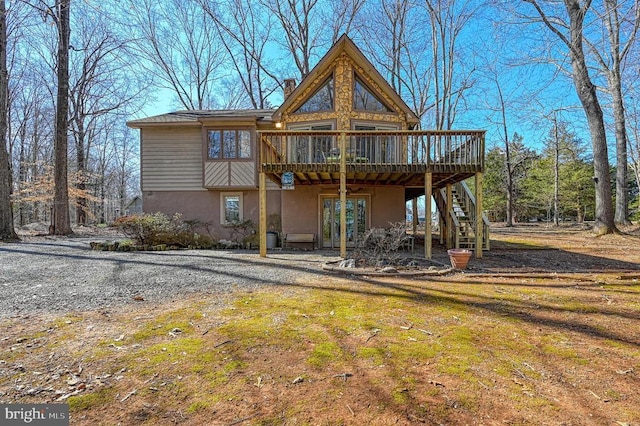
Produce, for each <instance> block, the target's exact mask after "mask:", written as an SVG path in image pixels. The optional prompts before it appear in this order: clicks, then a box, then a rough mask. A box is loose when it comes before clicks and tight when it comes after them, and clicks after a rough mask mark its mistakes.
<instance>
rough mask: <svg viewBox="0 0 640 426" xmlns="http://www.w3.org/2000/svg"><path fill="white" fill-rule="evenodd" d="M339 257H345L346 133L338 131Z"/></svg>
mask: <svg viewBox="0 0 640 426" xmlns="http://www.w3.org/2000/svg"><path fill="white" fill-rule="evenodd" d="M340 257H341V258H343V259H346V258H347V134H346V133H340Z"/></svg>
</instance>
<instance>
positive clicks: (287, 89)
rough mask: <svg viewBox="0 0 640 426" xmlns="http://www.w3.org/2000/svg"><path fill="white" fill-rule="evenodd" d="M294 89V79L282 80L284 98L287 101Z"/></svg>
mask: <svg viewBox="0 0 640 426" xmlns="http://www.w3.org/2000/svg"><path fill="white" fill-rule="evenodd" d="M295 88H296V79H295V78H287V79H285V80H284V98H285V99H287V98H288V97H289V95H290V94H291V93H293V91H294V90H295Z"/></svg>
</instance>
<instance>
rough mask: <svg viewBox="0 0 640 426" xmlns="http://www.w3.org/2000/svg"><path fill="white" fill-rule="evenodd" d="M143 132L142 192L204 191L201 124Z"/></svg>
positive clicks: (146, 129)
mask: <svg viewBox="0 0 640 426" xmlns="http://www.w3.org/2000/svg"><path fill="white" fill-rule="evenodd" d="M141 132H142V143H141V157H142V163H141V184H142V191H197V190H204V187H203V185H202V133H201V130H200V128H199V127H198V128H189V127H180V128H166V127H164V128H157V129H156V128H145V129H142V130H141Z"/></svg>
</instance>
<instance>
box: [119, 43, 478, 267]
mask: <svg viewBox="0 0 640 426" xmlns="http://www.w3.org/2000/svg"><path fill="white" fill-rule="evenodd" d="M418 124H419V123H418V118H417V117H416V116H415V114H414V113H413V112H412V111H411V110H410V108H408V107H407V105H406V104H405V103H404V102H403V100H402V99H401V98H400V96H398V94H397V93H395V91H394V90H393V89H392V88H391V87H390V86H389V84H388V83H387V82H386V81H385V79H384V78H383V77H382V76H381V75H380V74H379V73H378V72H377V71H376V70H375V68H374V67H373V65H372V64H371V63H370V62H369V61H368V60H367V58H365V56H364V55H363V54H362V52H361V51H360V50H359V49H358V48H357V47H356V46H355V44H354V43H353V42H352V41H351V40H350V39H349V38H348V37H347V36H343V37H342V38H341V39H340V40H339V41H338V42H337V43H336V44H335V45H334V46H333V47H332V48H331V49H330V50H329V51H328V52H327V54H326V55H325V56H324V57H323V58H322V59H321V61H320V62H319V63H318V64H317V65H316V67H315V68H314V69H313V70H312V71H311V72H310V73H309V74H308V75H307V76H306V78H305V79H304V80H303V81H302V82H300V83H299V84H298V85H296V83H295V82H294V81H293V80H288V81H287V82H286V83H285V100H284V102H283V103H282V105H280V107H279V108H278V109H276V110H234V111H180V112H175V113H169V114H163V115H160V116H155V117H149V118H145V119H140V120H134V121H130V122H129V123H128V125H129V126H131V127H134V128H138V129H140V140H141V148H140V152H141V185H142V195H143V205H144V210H145V211H146V212H156V211H162V212H165V213H168V214H172V213H174V212H180V213H182V214H183V216H184V218H185V219H197V220H199V221H201V222H204V223H208V224H209V227H210V229H211V230H213V232H214V234H215V235H217V236H219V237H220V238H222V237H226V236H227V233H228V228H227V227H225V225H226V224H228V223H230V222H238V221H245V220H252V221H253V222H254V223H256V224H259V232H260V235H261V238H260V241H261V254H263V255H264V254H266V232H267V230H268V228H270V227H277V228H279V229H278V230H279V231H281V232H282V234H283V235H287V234H298V235H303V234H304V235H307V236H311V235H312V236H313V241H312V244H313V245H315V247H320V248H340V250H341V253H342V254H343V255H344V253H345V251H346V249H347V248H348V247H350V246H354V245H355V244H356V241H357V240H358V237H359V236H361V235H362V234H363V233H364V232H365V231H366V230H367V229H369V228H374V227H387V226H389V223H390V222H392V223H393V222H400V221H404V220H405V203H406V201H407V200H409V199H411V198H413V197H417V196H420V195H426V196H427V199H429V200H430V199H431V197H433V198H434V199H435V200H436V205H437V208H438V211H439V212H440V218H441V223H442V225H443V226H442V229H444V234H443V235H444V239H445V240H446V242H447V245H448V246H456V247H461V246H466V247H470V248H475V249H476V255H477V256H481V253H482V247H483V237H484V240H485V241H486V240H487V238H486V226H485V225H484V222H483V219H482V214H481V197H480V196H478V193H476V194H475V196H474V195H473V194H471V193H470V192H469V191H468V188H467V187H466V185H462V184H461V182H462V181H463V180H465V179H467V178H469V177H472V176H475V178H476V185H475V188H476V190H478V189H480V188H481V183H482V180H481V176H482V167H483V160H484V132H483V131H460V132H456V131H422V130H415V129H416V128H417V127H418ZM476 200H477V201H476ZM425 204H426V209H427V212H426V217H427V218H429V217H431V212H430V210H431V203H429V202H428V203H425ZM426 227H427V235H430V234H431V229H430V221H427V223H426ZM425 255H426V256H427V257H430V256H431V239H430V238H427V239H425Z"/></svg>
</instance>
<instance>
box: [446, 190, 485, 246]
mask: <svg viewBox="0 0 640 426" xmlns="http://www.w3.org/2000/svg"><path fill="white" fill-rule="evenodd" d="M434 199H435V202H436V206H437V208H438V211H439V212H440V223H441V224H442V225H444V226H441V229H443V231H441V237H442V238H443V239H444V242H445V243H446V245H447V248H463V249H468V250H475V246H476V240H477V238H476V218H475V212H476V202H475V197H474V196H473V194H472V193H471V190H470V189H469V187H468V186H467V184H466V183H464V182H458V183H455V184H453V185H452V186H451V205H450V206H449V208H448V209H447V189H446V188H441V189H440V190H439V191H435V192H434ZM447 215H448V216H449V217H450V220H451V226H450V228H449V229H447ZM482 219H483V226H482V231H483V232H482V235H483V238H482V241H483V244H482V246H483V247H482V249H483V250H489V220H488V218H487V217H486V215H485V214H484V213H483V214H482Z"/></svg>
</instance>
